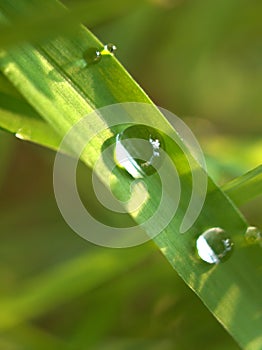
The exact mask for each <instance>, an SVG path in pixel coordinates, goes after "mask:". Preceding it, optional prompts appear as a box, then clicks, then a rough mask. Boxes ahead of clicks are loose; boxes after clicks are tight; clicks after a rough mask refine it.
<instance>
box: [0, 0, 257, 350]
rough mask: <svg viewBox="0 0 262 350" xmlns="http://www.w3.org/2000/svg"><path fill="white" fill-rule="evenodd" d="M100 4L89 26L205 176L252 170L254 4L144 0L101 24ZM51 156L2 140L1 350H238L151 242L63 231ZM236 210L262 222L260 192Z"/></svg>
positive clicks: (252, 0)
mask: <svg viewBox="0 0 262 350" xmlns="http://www.w3.org/2000/svg"><path fill="white" fill-rule="evenodd" d="M86 2H88V1H86ZM100 2H101V1H99V2H97V6H96V5H95V4H96V2H95V1H94V0H93V6H92V8H93V11H94V18H95V20H94V21H93V22H92V21H91V22H90V23H92V25H91V28H90V29H92V31H93V32H94V33H95V34H96V35H97V36H98V37H99V39H101V40H102V41H103V42H104V43H107V42H113V43H114V44H115V45H117V47H118V50H117V52H116V56H117V58H118V59H119V60H120V61H121V62H122V63H123V65H124V66H125V67H126V68H127V70H128V71H129V72H130V73H131V75H132V76H133V77H134V78H135V79H136V80H137V81H138V83H139V84H140V85H141V86H142V88H143V89H144V90H145V91H146V92H147V93H148V94H149V96H150V97H151V98H152V100H153V101H154V102H155V103H156V104H157V105H159V106H161V107H163V108H166V109H168V110H170V111H171V112H173V113H175V114H177V115H178V116H179V117H180V118H182V119H183V120H184V121H185V122H186V123H187V124H188V125H189V126H190V128H191V129H192V131H193V132H194V133H195V135H196V136H197V139H198V140H199V142H200V144H201V146H202V148H203V150H204V153H205V155H206V160H207V165H208V170H209V173H210V175H211V177H213V178H214V179H215V181H216V182H217V183H219V184H223V183H225V182H226V181H229V180H231V179H232V178H234V177H236V176H239V175H242V174H243V173H245V172H247V171H248V170H250V169H252V168H254V167H256V166H257V165H259V164H260V163H261V154H262V139H261V128H262V98H261V92H262V64H261V62H262V41H261V36H262V21H261V15H262V2H261V1H259V0H249V1H247V0H214V1H208V0H173V1H172V0H151V1H149V0H148V1H146V2H144V1H141V2H135V3H134V5H133V6H131V7H130V2H128V6H127V9H126V10H125V6H124V5H123V4H124V3H125V2H122V3H121V11H118V10H117V8H118V3H120V2H119V1H112V2H111V1H108V4H110V7H111V10H110V11H108V16H106V14H107V12H106V11H105V10H104V9H103V8H102V7H101V4H100ZM0 3H1V1H0ZM65 3H66V4H67V5H69V6H76V4H77V1H73V0H72V1H65ZM82 3H83V1H82ZM90 3H91V2H90ZM108 4H107V6H108ZM114 6H115V7H116V8H115V10H112V8H113V7H114ZM100 11H101V20H100V21H99V18H100V17H99V13H100ZM88 16H89V17H90V18H91V19H92V12H90V13H89V14H88ZM94 23H95V25H94ZM85 24H86V25H87V26H89V23H88V21H87V22H86V23H85ZM46 25H47V26H48V23H47V24H46ZM14 108H15V106H14ZM54 156H55V154H54V152H52V151H49V150H46V149H43V148H41V147H39V146H36V145H32V144H29V143H26V142H23V141H20V140H17V139H15V137H14V136H13V135H11V134H7V133H5V132H1V133H0V169H1V171H0V228H1V230H0V234H1V244H0V281H1V282H0V350H38V349H43V350H46V349H65V350H67V349H71V350H78V349H79V350H85V349H99V350H100V349H101V350H111V349H112V350H118V349H119V350H133V349H142V350H144V349H145V350H147V349H148V350H172V349H177V350H182V349H183V350H187V349H213V350H214V349H217V350H218V349H226V350H231V349H232V350H233V349H239V347H238V345H236V344H235V343H234V341H233V340H232V339H231V338H230V336H229V335H228V334H227V333H226V331H224V330H223V328H222V326H221V325H220V324H219V323H218V322H217V321H216V320H215V319H214V318H213V316H212V315H211V314H210V313H209V312H208V310H207V309H206V308H205V306H204V305H202V303H201V302H200V301H199V299H198V298H197V297H196V296H195V295H194V294H193V293H192V292H191V291H190V290H189V288H188V287H187V286H186V285H185V284H184V282H183V281H182V280H181V279H180V278H179V277H178V276H177V274H176V273H175V271H173V270H172V268H171V267H170V266H169V264H168V263H167V261H166V260H165V259H164V258H163V257H162V256H161V254H160V253H159V252H158V250H157V248H156V247H155V246H154V245H153V243H147V244H145V245H143V246H140V247H135V248H129V249H120V250H117V249H108V248H102V247H98V246H95V245H92V244H91V243H88V242H86V241H84V240H83V239H81V238H80V237H79V236H77V234H76V233H74V232H73V231H72V230H71V229H70V228H69V227H68V226H67V224H66V223H65V222H64V221H63V218H62V217H61V214H60V212H59V210H58V208H57V206H56V202H55V199H54V194H53V187H52V164H53V160H54ZM88 186H92V185H91V184H90V183H87V184H86V189H87V190H86V191H85V193H87V195H86V201H87V202H88V203H89V206H90V207H93V210H96V209H94V208H97V207H96V206H97V204H96V199H95V198H94V196H93V194H92V195H91V194H90V195H88V192H89V191H88V188H89V187H88ZM90 193H91V191H90ZM241 209H242V210H243V212H244V214H245V215H246V217H247V218H248V220H249V221H250V223H251V224H253V225H256V226H261V225H262V219H261V196H259V197H258V198H257V199H255V200H253V201H252V202H250V203H248V204H246V205H245V206H243V207H242V208H241ZM114 220H116V221H117V219H114ZM116 225H117V222H116ZM174 234H175V232H174Z"/></svg>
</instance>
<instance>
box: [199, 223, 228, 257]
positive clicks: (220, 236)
mask: <svg viewBox="0 0 262 350" xmlns="http://www.w3.org/2000/svg"><path fill="white" fill-rule="evenodd" d="M196 247H197V252H198V255H199V256H200V258H201V259H202V260H204V261H206V262H207V263H209V264H218V263H220V262H221V261H223V260H225V259H226V257H228V256H229V254H230V253H231V251H232V247H233V243H232V241H231V239H230V237H229V235H228V234H227V233H226V231H224V230H223V229H222V228H219V227H213V228H210V229H209V230H207V231H205V232H203V233H202V235H200V236H199V237H198V239H197V241H196Z"/></svg>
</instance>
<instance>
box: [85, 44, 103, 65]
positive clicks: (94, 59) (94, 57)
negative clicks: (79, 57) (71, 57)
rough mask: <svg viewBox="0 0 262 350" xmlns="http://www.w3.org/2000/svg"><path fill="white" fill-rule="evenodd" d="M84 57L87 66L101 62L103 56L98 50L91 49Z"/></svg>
mask: <svg viewBox="0 0 262 350" xmlns="http://www.w3.org/2000/svg"><path fill="white" fill-rule="evenodd" d="M83 57H84V60H85V61H86V63H87V64H94V63H98V62H99V61H100V60H101V58H102V55H101V52H100V51H99V50H98V49H97V48H94V47H91V48H89V49H87V50H86V51H85V53H84V56H83Z"/></svg>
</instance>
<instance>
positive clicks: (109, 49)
mask: <svg viewBox="0 0 262 350" xmlns="http://www.w3.org/2000/svg"><path fill="white" fill-rule="evenodd" d="M116 50H117V47H116V45H114V44H111V43H110V44H106V45H105V46H104V49H103V50H102V51H101V54H102V55H108V54H110V55H113V54H114V52H115V51H116Z"/></svg>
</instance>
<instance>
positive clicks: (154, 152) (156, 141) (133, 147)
mask: <svg viewBox="0 0 262 350" xmlns="http://www.w3.org/2000/svg"><path fill="white" fill-rule="evenodd" d="M164 149H165V148H164V141H163V138H162V136H161V135H160V133H159V132H158V131H157V130H156V129H154V128H151V127H148V126H144V125H133V126H130V127H128V128H126V129H125V130H124V131H122V132H121V133H119V134H117V136H116V148H115V161H116V164H117V165H118V166H119V167H121V168H124V169H125V170H126V171H127V172H128V173H129V174H130V175H131V176H132V177H133V178H136V179H137V178H143V177H144V176H147V175H152V174H154V173H155V172H156V171H157V169H158V168H159V166H160V165H161V163H162V159H163V153H162V152H163V150H164Z"/></svg>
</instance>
